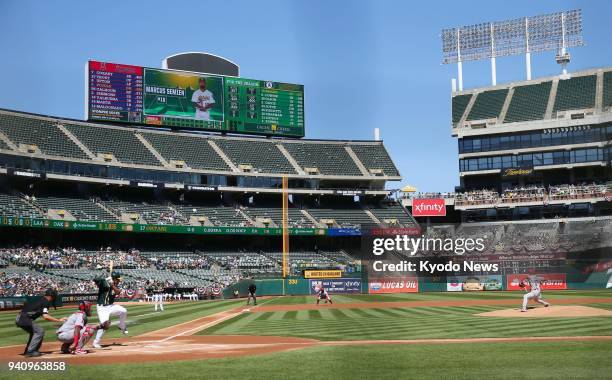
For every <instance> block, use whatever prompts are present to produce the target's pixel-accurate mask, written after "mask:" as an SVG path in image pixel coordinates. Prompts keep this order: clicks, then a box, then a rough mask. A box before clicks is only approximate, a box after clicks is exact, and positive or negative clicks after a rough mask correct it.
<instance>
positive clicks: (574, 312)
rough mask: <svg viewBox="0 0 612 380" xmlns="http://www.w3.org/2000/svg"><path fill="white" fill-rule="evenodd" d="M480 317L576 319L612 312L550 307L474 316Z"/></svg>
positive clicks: (581, 307) (577, 307) (579, 307)
mask: <svg viewBox="0 0 612 380" xmlns="http://www.w3.org/2000/svg"><path fill="white" fill-rule="evenodd" d="M476 315H477V316H481V317H506V318H576V317H612V311H610V310H606V309H599V308H596V307H590V306H577V305H576V306H550V307H540V306H538V307H535V308H532V309H529V310H528V311H526V312H521V309H520V308H519V309H516V308H515V309H503V310H494V311H487V312H485V313H479V314H476Z"/></svg>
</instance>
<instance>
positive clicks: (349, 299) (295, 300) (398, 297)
mask: <svg viewBox="0 0 612 380" xmlns="http://www.w3.org/2000/svg"><path fill="white" fill-rule="evenodd" d="M524 294H525V293H524V292H519V291H516V292H508V291H505V292H497V291H495V292H431V293H398V294H344V295H339V294H334V295H333V297H332V298H333V301H334V302H335V303H355V302H407V301H456V300H461V299H466V300H483V299H484V300H493V299H516V300H517V302H518V303H519V304H520V302H521V300H522V299H523V295H524ZM314 297H315V296H312V295H311V296H291V297H278V298H274V299H272V300H269V301H267V302H266V305H297V304H304V303H314V300H315V298H314ZM544 297H545V298H548V299H551V300H554V299H559V298H574V297H596V298H612V291H610V290H606V289H602V290H557V291H550V290H548V291H545V292H544Z"/></svg>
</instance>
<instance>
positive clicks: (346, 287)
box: [309, 278, 361, 294]
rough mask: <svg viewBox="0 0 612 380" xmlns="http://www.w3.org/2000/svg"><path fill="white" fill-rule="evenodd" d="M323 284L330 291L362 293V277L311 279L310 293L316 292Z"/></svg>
mask: <svg viewBox="0 0 612 380" xmlns="http://www.w3.org/2000/svg"><path fill="white" fill-rule="evenodd" d="M321 286H323V288H325V290H327V291H328V292H329V293H361V279H359V278H336V279H329V280H326V279H323V280H310V287H309V288H310V294H316V293H317V291H318V290H319V289H320V288H321Z"/></svg>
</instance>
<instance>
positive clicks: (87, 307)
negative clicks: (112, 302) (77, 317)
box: [79, 301, 91, 317]
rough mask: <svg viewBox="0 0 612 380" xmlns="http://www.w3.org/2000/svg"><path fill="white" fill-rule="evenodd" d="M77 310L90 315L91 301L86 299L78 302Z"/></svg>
mask: <svg viewBox="0 0 612 380" xmlns="http://www.w3.org/2000/svg"><path fill="white" fill-rule="evenodd" d="M79 310H80V311H82V312H84V313H85V315H87V316H88V317H90V316H91V303H89V302H87V301H81V302H79Z"/></svg>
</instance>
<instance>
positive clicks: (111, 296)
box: [93, 272, 128, 348]
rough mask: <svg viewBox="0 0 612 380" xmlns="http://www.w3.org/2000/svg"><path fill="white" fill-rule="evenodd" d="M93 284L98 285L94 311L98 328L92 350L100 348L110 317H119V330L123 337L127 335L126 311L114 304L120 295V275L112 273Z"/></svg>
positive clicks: (97, 279)
mask: <svg viewBox="0 0 612 380" xmlns="http://www.w3.org/2000/svg"><path fill="white" fill-rule="evenodd" d="M94 282H95V283H96V285H98V305H97V306H96V311H97V312H98V320H99V321H100V328H99V329H98V331H97V333H96V339H94V342H93V346H94V348H102V346H101V345H100V340H101V339H102V337H103V336H104V333H105V332H106V330H108V328H109V327H110V316H111V315H118V316H119V329H120V330H121V332H122V333H123V334H124V335H127V333H128V331H127V327H126V325H125V319H126V318H127V310H126V309H125V307H123V306H121V305H115V304H114V302H115V297H116V296H118V295H119V294H121V289H119V286H118V285H119V282H121V275H120V274H119V273H117V272H113V273H111V275H110V277H107V278H96V279H94Z"/></svg>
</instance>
